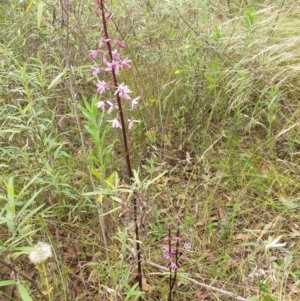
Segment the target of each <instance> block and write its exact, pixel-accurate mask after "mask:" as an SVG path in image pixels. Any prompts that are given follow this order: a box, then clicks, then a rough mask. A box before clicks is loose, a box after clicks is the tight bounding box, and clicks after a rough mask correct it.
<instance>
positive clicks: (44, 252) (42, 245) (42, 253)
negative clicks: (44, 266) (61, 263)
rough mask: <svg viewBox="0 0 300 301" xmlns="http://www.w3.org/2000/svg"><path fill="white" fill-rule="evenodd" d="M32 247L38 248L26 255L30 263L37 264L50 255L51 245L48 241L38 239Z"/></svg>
mask: <svg viewBox="0 0 300 301" xmlns="http://www.w3.org/2000/svg"><path fill="white" fill-rule="evenodd" d="M34 247H35V248H37V249H38V250H37V251H33V252H31V253H30V254H29V256H28V257H29V260H30V262H31V263H33V264H35V265H39V264H41V263H42V262H44V261H45V260H47V259H48V258H49V257H52V250H51V245H49V244H48V243H46V242H40V241H39V242H38V243H37V244H36V245H35V246H34Z"/></svg>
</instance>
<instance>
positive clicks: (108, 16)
mask: <svg viewBox="0 0 300 301" xmlns="http://www.w3.org/2000/svg"><path fill="white" fill-rule="evenodd" d="M113 16H114V14H113V13H112V12H109V13H108V15H107V16H106V21H107V22H108V21H110V20H111V19H112V17H113Z"/></svg>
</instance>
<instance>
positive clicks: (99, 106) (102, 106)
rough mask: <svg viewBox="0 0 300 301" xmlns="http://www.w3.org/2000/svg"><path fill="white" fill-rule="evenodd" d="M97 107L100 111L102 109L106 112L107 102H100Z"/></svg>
mask: <svg viewBox="0 0 300 301" xmlns="http://www.w3.org/2000/svg"><path fill="white" fill-rule="evenodd" d="M96 106H97V108H98V109H101V110H102V111H104V109H105V101H102V100H101V101H99V102H98V103H96Z"/></svg>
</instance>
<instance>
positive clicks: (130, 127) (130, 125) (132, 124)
mask: <svg viewBox="0 0 300 301" xmlns="http://www.w3.org/2000/svg"><path fill="white" fill-rule="evenodd" d="M127 121H128V122H129V123H128V130H131V129H132V127H133V126H134V123H135V122H139V120H134V119H127Z"/></svg>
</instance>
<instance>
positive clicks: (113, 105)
mask: <svg viewBox="0 0 300 301" xmlns="http://www.w3.org/2000/svg"><path fill="white" fill-rule="evenodd" d="M107 103H108V104H109V105H110V108H109V109H108V111H107V113H108V114H110V113H111V112H112V111H113V110H114V109H119V107H118V105H116V104H113V103H111V102H110V101H108V102H107Z"/></svg>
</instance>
